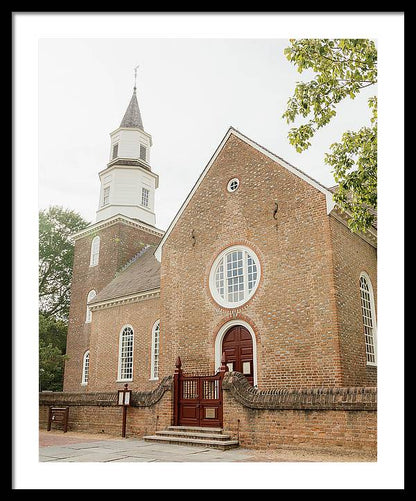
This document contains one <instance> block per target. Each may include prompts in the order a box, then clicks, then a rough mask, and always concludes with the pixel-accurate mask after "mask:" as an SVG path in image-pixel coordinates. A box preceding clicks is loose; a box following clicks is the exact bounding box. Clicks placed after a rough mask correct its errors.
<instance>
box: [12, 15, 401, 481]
mask: <svg viewBox="0 0 416 501" xmlns="http://www.w3.org/2000/svg"><path fill="white" fill-rule="evenodd" d="M13 36H14V38H13V42H14V51H13V62H14V66H13V112H14V116H13V118H14V122H13V223H14V227H13V229H14V232H13V250H14V255H13V258H14V259H13V261H14V262H13V273H14V275H13V279H14V283H13V286H14V288H13V307H14V316H13V349H14V360H13V397H14V398H13V417H14V420H15V422H14V423H13V424H14V427H13V428H14V429H13V446H14V450H13V453H14V457H13V460H14V464H13V466H14V471H13V477H14V478H13V483H14V485H13V487H14V488H18V489H20V488H29V489H31V488H57V489H71V488H78V489H83V488H100V489H106V488H123V487H125V488H133V489H137V488H139V489H140V488H150V489H151V488H154V486H155V485H157V486H158V487H161V488H164V487H165V488H203V489H210V488H213V487H214V486H215V487H216V488H229V487H231V488H233V487H237V488H243V489H244V488H247V489H251V488H254V489H255V488H266V489H267V488H273V489H275V488H277V489H279V488H283V489H284V488H289V489H290V488H312V489H313V488H334V489H349V488H358V489H359V488H381V489H383V488H388V489H389V488H395V489H401V488H402V486H403V485H404V484H403V471H404V470H403V444H404V440H403V431H404V430H403V419H402V418H403V411H404V406H403V373H402V368H403V353H404V318H403V301H404V298H403V292H404V290H403V285H404V273H403V265H404V261H403V244H404V231H403V230H404V228H403V222H404V212H403V197H404V194H403V186H404V143H403V141H404V15H403V14H402V13H398V14H394V13H393V14H388V13H387V14H386V13H381V14H380V13H367V14H362V13H358V14H355V13H348V14H345V13H329V14H328V13H323V14H321V13H319V14H315V13H273V12H272V13H249V14H240V13H228V14H221V13H219V14H218V13H214V14H209V15H208V14H198V13H196V14H188V13H185V14H177V13H174V14H165V13H162V14H160V13H151V14H142V13H115V14H114V13H112V14H106V13H104V14H102V13H94V12H93V13H87V14H86V13H82V12H81V13H73V14H69V13H52V14H51V13H30V12H29V13H18V14H15V15H14V19H13ZM306 37H313V38H372V39H375V40H377V46H378V49H379V66H378V70H379V71H378V74H379V83H378V89H377V90H378V96H379V130H378V138H379V158H378V173H379V178H378V195H379V207H378V216H379V217H378V219H379V231H378V235H379V238H378V260H379V271H378V273H379V287H378V301H377V302H378V318H377V320H378V325H377V328H378V331H377V337H378V345H377V349H378V360H379V361H380V364H379V367H378V380H379V389H378V393H379V396H380V405H379V411H378V416H377V417H378V444H379V447H378V460H377V463H369V464H363V463H357V464H351V463H349V464H348V465H347V466H348V469H347V470H345V469H344V468H343V465H341V464H331V463H321V464H315V465H314V468H313V469H311V466H310V464H308V463H298V464H290V463H281V464H273V463H262V464H261V465H260V466H261V468H255V465H253V464H246V465H244V464H233V465H232V464H229V465H227V467H226V468H225V467H224V466H223V465H221V464H219V465H217V466H218V468H215V466H216V465H214V464H213V465H206V464H204V465H203V466H204V468H203V469H201V470H198V469H192V474H191V475H188V476H187V484H186V485H185V486H184V485H183V478H184V477H183V474H182V473H183V472H181V473H180V474H178V472H177V471H176V469H175V468H173V467H172V464H169V463H166V464H162V463H149V464H144V463H140V467H138V466H137V463H132V464H130V465H129V464H123V465H110V464H105V465H104V464H88V465H86V464H78V465H77V464H71V472H69V471H67V468H66V467H65V465H63V464H62V465H57V464H55V465H54V464H50V463H39V462H38V436H37V424H38V394H37V392H38V365H37V357H36V353H37V352H38V251H37V248H38V224H37V222H38V221H37V215H38V210H39V208H47V207H49V206H50V205H53V204H59V205H62V206H63V207H65V208H68V209H72V210H75V211H78V212H79V213H80V214H81V215H82V216H83V217H84V218H85V219H87V220H89V221H91V222H94V221H95V212H96V210H97V205H98V196H99V179H98V172H99V171H100V170H102V169H103V168H105V166H106V164H107V162H108V157H109V144H110V142H109V133H110V132H111V131H113V130H114V129H116V128H117V127H118V126H119V124H120V121H121V119H122V116H123V114H124V112H125V110H126V107H127V105H128V102H129V100H130V97H131V94H132V88H133V75H134V71H133V68H134V67H135V66H136V65H138V64H139V65H140V70H139V74H138V81H137V87H138V97H139V104H140V108H141V112H142V118H143V122H144V126H145V129H146V131H148V132H149V133H151V134H152V136H153V142H154V145H153V148H152V155H151V164H152V168H153V170H154V172H157V173H158V174H159V176H160V188H159V189H158V190H157V191H156V194H157V198H156V222H157V226H158V227H159V228H161V229H166V228H167V227H168V225H169V223H170V222H171V220H172V218H173V217H174V216H175V214H176V212H177V210H178V209H179V207H180V205H181V204H182V202H183V201H184V199H185V198H186V196H187V194H188V193H189V191H190V189H191V188H192V186H193V184H194V183H195V181H196V180H197V178H198V176H199V175H200V173H201V172H202V170H203V169H204V167H205V165H206V164H207V162H208V161H209V159H210V157H211V155H212V154H213V152H214V150H215V149H216V147H217V146H218V144H219V143H220V141H221V139H222V138H223V136H224V134H225V133H226V131H227V130H228V127H229V126H233V127H235V128H237V129H239V130H240V131H241V132H242V133H243V134H245V135H247V136H248V137H250V138H251V139H253V140H254V141H256V142H258V143H260V144H261V145H263V146H265V147H266V148H268V149H270V150H271V151H273V152H274V153H275V154H277V155H279V156H281V157H282V158H284V159H285V160H286V161H288V162H290V163H292V164H293V165H295V166H296V167H298V168H300V169H301V170H303V171H304V172H306V173H307V174H309V175H310V176H312V177H314V178H315V179H316V180H318V181H320V182H321V183H322V184H324V185H326V186H331V185H332V184H333V179H332V174H331V173H330V170H329V167H327V166H326V165H325V164H324V162H323V158H324V152H325V151H327V150H328V146H329V144H331V143H332V142H333V141H337V140H338V139H339V138H340V136H341V133H342V132H343V131H344V130H346V129H354V130H355V129H358V128H359V127H361V126H362V125H364V124H366V123H368V118H369V115H368V110H367V106H366V101H367V97H368V95H369V94H371V92H372V90H373V89H371V92H369V93H368V95H362V96H361V97H360V98H358V99H356V100H355V101H353V102H346V103H344V104H343V106H341V107H340V109H339V112H338V117H337V119H336V120H335V121H333V122H331V126H330V127H329V128H327V129H324V130H322V132H321V133H319V134H318V135H317V136H316V137H315V138H314V140H313V147H312V148H311V149H310V150H309V151H307V152H304V153H302V154H297V153H296V152H295V150H294V149H293V148H292V147H291V146H290V145H289V144H288V141H287V132H288V128H289V127H288V126H287V125H286V123H285V122H284V121H283V120H282V119H281V115H282V113H283V111H284V109H285V105H286V102H287V100H288V98H289V97H290V95H291V94H292V92H293V89H294V86H295V83H296V81H297V80H298V79H300V78H301V77H302V76H301V75H299V74H298V73H297V72H296V70H295V68H294V67H293V66H292V65H291V64H290V63H289V62H288V61H287V60H286V59H285V57H284V55H283V49H284V47H286V46H287V44H288V39H289V38H306ZM306 76H307V75H306ZM392 264H393V265H392ZM20 394H24V398H19V395H20ZM392 398H394V406H392V405H390V404H391V399H392ZM387 404H389V405H387ZM391 430H394V433H392V432H391ZM58 466H62V468H57V467H58ZM121 466H122V469H118V468H117V467H120V468H121ZM195 466H197V465H195ZM209 466H212V468H208V467H209ZM102 467H105V470H104V469H103V468H102ZM189 467H190V466H189V464H188V465H187V469H188V470H189ZM234 467H235V468H234ZM245 467H247V468H245ZM315 467H316V468H315ZM214 468H215V469H214ZM91 471H92V472H93V473H92V474H91ZM207 472H208V473H209V474H207ZM68 473H69V474H68ZM246 473H247V474H246ZM212 479H215V485H213V482H212ZM299 479H301V483H300V480H299ZM155 482H156V483H155Z"/></svg>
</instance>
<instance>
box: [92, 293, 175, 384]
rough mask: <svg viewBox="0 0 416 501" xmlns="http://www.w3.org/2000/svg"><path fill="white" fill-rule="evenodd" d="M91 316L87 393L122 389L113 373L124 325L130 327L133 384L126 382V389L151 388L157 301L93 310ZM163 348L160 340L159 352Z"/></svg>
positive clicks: (156, 299) (158, 304)
mask: <svg viewBox="0 0 416 501" xmlns="http://www.w3.org/2000/svg"><path fill="white" fill-rule="evenodd" d="M93 317H94V322H93V325H92V328H91V340H90V371H89V381H88V387H87V391H114V389H118V388H123V385H124V382H117V372H118V359H119V338H120V332H121V330H122V328H123V327H124V326H126V325H130V326H131V327H132V328H133V332H134V342H133V381H131V382H130V381H129V382H128V384H129V388H131V389H133V390H137V391H139V390H140V391H147V390H152V389H154V388H155V387H156V386H157V385H158V384H159V382H160V381H150V380H149V379H150V360H151V341H152V327H153V325H154V323H155V322H156V320H158V319H159V318H160V300H159V298H155V299H146V300H143V301H139V302H136V303H130V304H125V305H120V306H113V307H111V308H103V309H99V310H95V311H94V312H93ZM162 336H163V335H162V334H161V338H162ZM163 339H164V338H163ZM161 341H162V339H161ZM164 348H165V345H164V344H163V341H162V344H161V349H164ZM173 369H174V368H173ZM173 369H172V370H171V373H172V372H173Z"/></svg>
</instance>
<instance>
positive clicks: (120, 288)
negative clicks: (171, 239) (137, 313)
mask: <svg viewBox="0 0 416 501" xmlns="http://www.w3.org/2000/svg"><path fill="white" fill-rule="evenodd" d="M155 248H156V247H155V246H154V245H147V246H144V247H143V248H142V249H141V251H140V252H138V253H137V254H136V256H134V258H133V259H131V260H130V261H129V262H128V263H127V264H126V265H125V266H124V268H122V270H121V271H120V272H119V273H118V274H117V275H116V277H115V278H114V279H113V280H112V281H111V282H110V283H109V284H108V285H106V286H105V287H104V288H103V289H102V290H101V291H100V292H99V293H98V294H97V295H96V296H95V298H94V299H93V300H92V301H90V302H89V304H90V305H93V304H96V303H101V302H102V301H108V300H113V299H117V298H120V297H124V296H130V295H132V294H137V293H140V292H146V291H150V290H154V289H158V288H159V287H160V263H159V261H158V260H157V259H156V258H155V256H154V251H155Z"/></svg>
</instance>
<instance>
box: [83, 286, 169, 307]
mask: <svg viewBox="0 0 416 501" xmlns="http://www.w3.org/2000/svg"><path fill="white" fill-rule="evenodd" d="M158 297H160V289H153V290H150V291H145V292H138V293H136V294H129V295H128V296H120V297H117V298H112V299H106V300H104V301H100V302H98V303H94V304H91V305H90V306H89V308H90V310H91V311H97V310H103V309H104V308H112V307H113V306H121V305H126V304H131V303H138V302H139V301H145V300H146V299H155V298H158Z"/></svg>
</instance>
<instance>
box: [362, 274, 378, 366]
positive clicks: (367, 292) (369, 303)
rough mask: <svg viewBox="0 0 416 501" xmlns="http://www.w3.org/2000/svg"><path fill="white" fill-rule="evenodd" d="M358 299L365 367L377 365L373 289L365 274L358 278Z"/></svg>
mask: <svg viewBox="0 0 416 501" xmlns="http://www.w3.org/2000/svg"><path fill="white" fill-rule="evenodd" d="M360 298H361V313H362V319H363V330H364V337H365V353H366V360H367V365H377V353H376V315H375V305H374V295H373V287H372V285H371V280H370V278H369V277H368V275H367V274H365V273H361V276H360Z"/></svg>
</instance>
